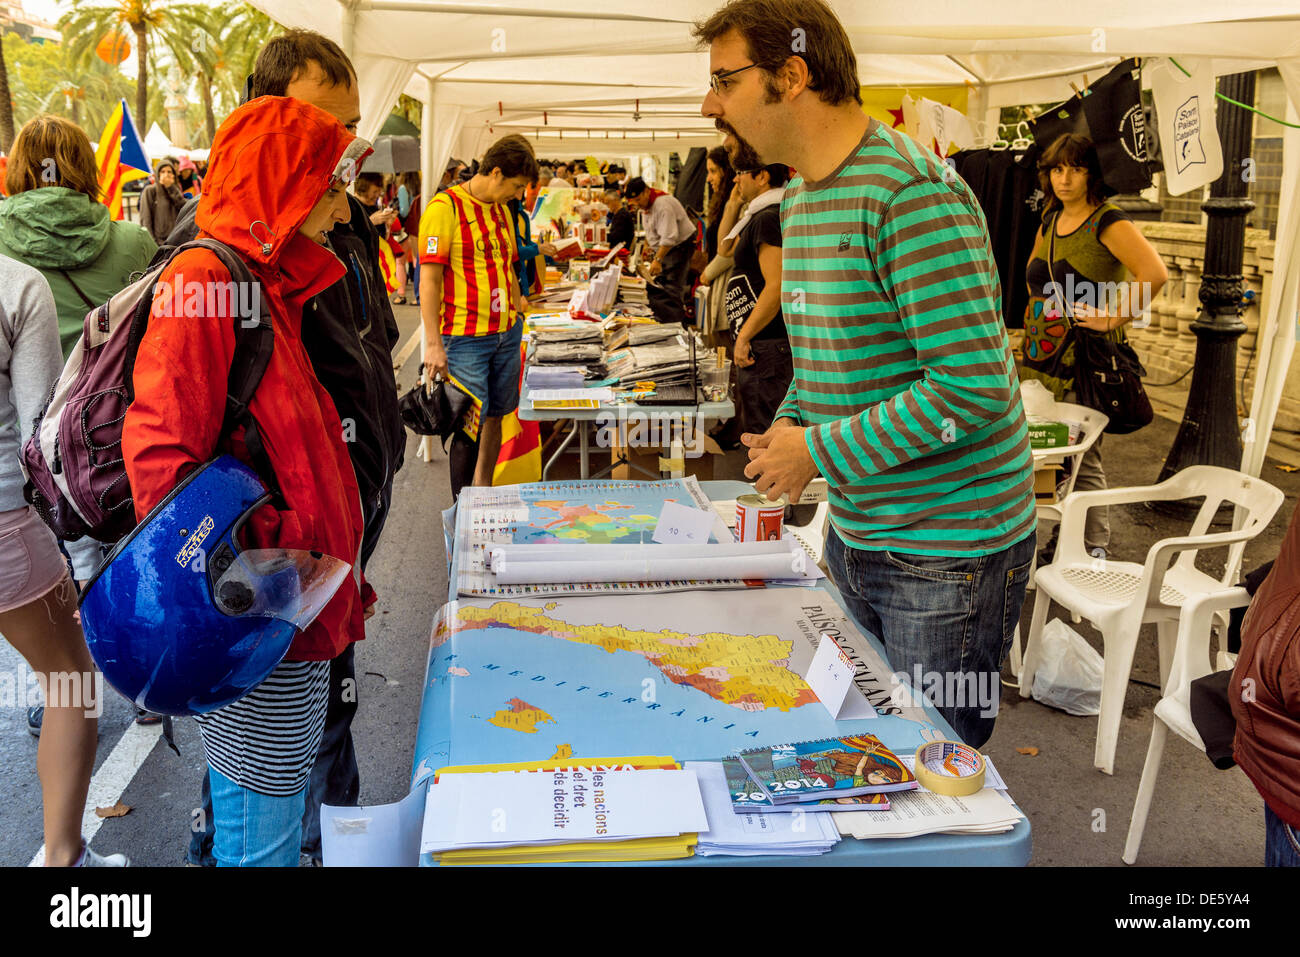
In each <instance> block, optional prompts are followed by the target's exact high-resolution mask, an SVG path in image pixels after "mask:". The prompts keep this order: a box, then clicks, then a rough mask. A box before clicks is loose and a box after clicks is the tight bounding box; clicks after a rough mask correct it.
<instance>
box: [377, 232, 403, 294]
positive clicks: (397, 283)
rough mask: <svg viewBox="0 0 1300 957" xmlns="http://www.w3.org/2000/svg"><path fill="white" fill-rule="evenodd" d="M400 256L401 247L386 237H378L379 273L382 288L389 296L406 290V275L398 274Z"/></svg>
mask: <svg viewBox="0 0 1300 957" xmlns="http://www.w3.org/2000/svg"><path fill="white" fill-rule="evenodd" d="M401 255H402V247H401V246H399V245H397V243H395V242H393V241H392V240H391V239H389V238H388V237H387V236H380V237H379V271H380V272H381V273H383V274H384V288H386V289H387V290H388V294H389V295H390V296H391V295H392V294H393V293H395V292H397V291H399V290H401V289H405V288H406V275H405V273H404V272H403V273H402V274H401V275H400V276H399V274H398V268H397V260H398V259H399V258H400V257H401Z"/></svg>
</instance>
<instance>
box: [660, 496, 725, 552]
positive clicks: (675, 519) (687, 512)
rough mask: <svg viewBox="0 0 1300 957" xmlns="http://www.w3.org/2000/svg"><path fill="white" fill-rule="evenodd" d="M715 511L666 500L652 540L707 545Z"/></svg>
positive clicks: (668, 543) (675, 543)
mask: <svg viewBox="0 0 1300 957" xmlns="http://www.w3.org/2000/svg"><path fill="white" fill-rule="evenodd" d="M714 519H715V513H714V512H712V511H707V512H706V511H704V510H703V509H700V508H692V507H690V506H689V505H682V504H680V503H678V502H664V509H663V511H662V512H660V513H659V524H658V525H656V526H655V533H654V535H652V536H651V538H650V540H651V541H653V542H658V543H659V544H660V545H707V544H708V542H709V533H710V532H711V531H712V530H713V522H714Z"/></svg>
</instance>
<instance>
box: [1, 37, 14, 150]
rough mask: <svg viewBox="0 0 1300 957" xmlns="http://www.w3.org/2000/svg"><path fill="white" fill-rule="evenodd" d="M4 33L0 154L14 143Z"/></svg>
mask: <svg viewBox="0 0 1300 957" xmlns="http://www.w3.org/2000/svg"><path fill="white" fill-rule="evenodd" d="M3 41H4V31H3V30H0V153H8V152H9V147H11V146H13V143H14V104H13V100H11V99H10V98H9V68H8V66H6V65H5V47H4V42H3Z"/></svg>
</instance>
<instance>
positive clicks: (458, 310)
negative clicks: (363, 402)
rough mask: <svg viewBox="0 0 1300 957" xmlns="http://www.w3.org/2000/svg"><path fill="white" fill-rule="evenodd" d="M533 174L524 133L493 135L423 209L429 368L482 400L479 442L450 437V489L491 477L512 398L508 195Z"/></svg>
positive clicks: (514, 353) (515, 301) (512, 252)
mask: <svg viewBox="0 0 1300 957" xmlns="http://www.w3.org/2000/svg"><path fill="white" fill-rule="evenodd" d="M536 176H537V160H536V158H534V156H533V151H532V148H531V147H530V146H529V145H528V141H527V140H525V139H524V138H523V137H522V136H519V135H511V136H506V137H504V138H502V139H500V140H498V141H497V142H495V143H493V144H492V146H491V147H489V148H488V151H487V153H486V154H484V156H483V161H482V163H481V164H480V165H479V171H478V173H476V174H475V175H474V176H473V177H472V178H471V179H470V180H469V181H468V182H465V183H459V184H457V185H456V186H453V187H452V188H451V189H448V190H446V191H445V192H442V193H439V194H438V195H437V196H435V197H434V198H433V201H432V202H430V203H429V207H428V209H426V210H425V211H424V215H423V216H421V217H420V236H419V241H418V243H417V247H416V248H417V250H418V252H419V257H420V267H421V268H420V321H421V325H422V327H423V331H424V368H425V372H426V374H427V375H428V376H429V378H433V377H434V376H435V375H441V376H443V377H444V378H445V377H447V376H449V375H450V376H454V377H455V378H456V380H457V381H458V382H459V383H460V384H462V385H463V386H464V387H465V388H466V389H468V390H469V391H470V392H471V394H472V395H474V397H475V398H477V399H478V400H479V401H481V402H482V404H483V420H482V425H481V427H480V429H479V438H478V442H477V443H474V442H471V441H470V440H469V438H468V437H467V436H466V435H465V434H464V433H463V432H458V433H457V434H456V436H455V438H453V440H452V444H451V450H450V453H449V457H450V462H451V491H452V495H453V496H456V495H459V494H460V490H461V489H462V488H463V487H464V486H466V485H470V484H473V485H491V484H492V473H493V470H494V469H495V467H496V461H497V456H498V454H499V453H500V450H501V418H502V416H504V415H505V414H506V413H508V412H512V411H514V409H515V408H516V407H517V406H518V404H519V342H520V337H521V334H522V330H523V323H522V321H520V319H519V312H520V310H521V309H522V307H523V296H522V294H521V292H520V289H519V278H518V276H517V275H516V273H515V269H514V262H515V260H517V259H518V258H519V253H518V250H517V249H516V246H515V235H514V227H513V225H512V224H511V222H510V212H509V210H508V209H507V207H506V205H505V204H506V202H507V201H508V200H510V199H511V198H512V197H514V196H515V194H516V193H518V192H519V190H520V189H521V188H523V187H526V186H527V185H528V184H529V183H531V182H532V181H533V179H534V178H535V177H536Z"/></svg>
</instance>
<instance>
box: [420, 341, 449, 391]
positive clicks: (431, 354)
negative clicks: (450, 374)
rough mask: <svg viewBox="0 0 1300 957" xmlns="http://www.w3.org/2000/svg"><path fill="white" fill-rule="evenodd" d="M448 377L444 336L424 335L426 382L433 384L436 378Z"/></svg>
mask: <svg viewBox="0 0 1300 957" xmlns="http://www.w3.org/2000/svg"><path fill="white" fill-rule="evenodd" d="M439 375H440V376H442V377H443V378H444V379H445V378H446V377H447V350H446V348H445V347H444V346H443V344H442V336H441V335H438V334H437V333H435V334H434V335H429V332H428V330H425V333H424V380H425V381H426V382H432V381H433V380H434V378H435V377H437V376H439Z"/></svg>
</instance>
